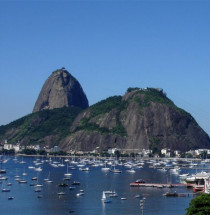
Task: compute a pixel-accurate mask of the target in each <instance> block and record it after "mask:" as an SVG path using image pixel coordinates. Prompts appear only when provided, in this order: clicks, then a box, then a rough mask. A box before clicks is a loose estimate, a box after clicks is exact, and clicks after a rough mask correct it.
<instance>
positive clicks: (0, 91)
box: [0, 0, 210, 135]
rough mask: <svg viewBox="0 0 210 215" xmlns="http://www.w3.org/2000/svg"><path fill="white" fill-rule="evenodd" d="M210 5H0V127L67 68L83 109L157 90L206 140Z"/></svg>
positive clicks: (16, 116) (22, 111)
mask: <svg viewBox="0 0 210 215" xmlns="http://www.w3.org/2000/svg"><path fill="white" fill-rule="evenodd" d="M209 11H210V2H209V1H205V0H203V1H202V0H201V1H188V0H186V1H184V0H183V1H182V0H180V1H175V0H174V1H173V0H168V1H158V0H157V1H141V0H139V1H132V0H131V1H117V0H115V1H114V0H113V1H111V0H110V1H100V0H99V1H96V0H95V1H94V0H92V1H91V0H90V1H88V0H86V1H74V0H72V1H36V0H34V1H0V29H1V34H0V47H1V52H0V59H1V63H0V72H1V78H0V100H1V104H0V113H1V118H0V125H5V124H8V123H10V122H12V121H14V120H17V119H19V118H20V117H23V116H25V115H27V114H30V113H32V110H33V107H34V105H35V102H36V100H37V98H38V95H39V93H40V91H41V88H42V86H43V84H44V82H45V81H46V79H47V78H48V77H49V76H50V75H51V73H52V72H53V71H55V70H56V69H59V68H62V67H65V68H66V69H67V70H68V71H69V72H70V73H71V74H72V75H73V76H74V77H75V78H76V79H77V80H78V81H79V82H80V84H81V85H82V87H83V90H84V92H85V93H86V95H87V98H88V100H89V104H90V105H92V104H95V103H96V102H98V101H100V100H102V99H106V98H107V97H110V96H114V95H123V94H124V93H125V92H126V90H127V88H129V87H140V88H141V87H143V88H144V87H154V88H158V87H159V88H163V90H164V91H165V92H166V93H167V96H168V97H169V98H170V99H171V100H172V101H173V102H174V103H175V104H176V105H177V106H178V107H180V108H183V109H184V110H186V111H187V112H189V113H190V114H191V115H192V116H193V117H194V118H195V120H196V121H197V122H198V124H199V125H200V126H201V127H202V128H203V129H204V130H205V131H206V132H207V133H208V134H209V135H210V123H209V122H210V108H209V106H210V99H209V98H210V84H209V80H210V72H209V71H210V60H209V59H210V39H209V38H210V27H209V23H210V13H209Z"/></svg>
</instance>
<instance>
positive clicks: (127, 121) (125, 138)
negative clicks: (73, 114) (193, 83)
mask: <svg viewBox="0 0 210 215" xmlns="http://www.w3.org/2000/svg"><path fill="white" fill-rule="evenodd" d="M62 147H63V148H66V149H67V148H71V149H75V150H84V151H90V150H94V149H95V148H96V147H99V148H100V149H101V150H107V149H108V148H110V147H111V148H112V147H117V148H119V149H125V150H134V151H135V150H139V149H152V150H153V151H157V152H158V151H160V149H162V148H169V149H171V150H180V151H187V150H190V149H197V148H210V139H209V136H208V135H207V134H206V133H205V132H204V131H203V130H202V129H201V128H200V126H199V125H198V124H197V122H196V121H195V120H194V119H193V117H192V116H191V115H190V114H189V113H187V112H185V111H184V110H182V109H180V108H178V107H177V106H175V105H174V103H173V102H172V101H171V100H170V99H168V98H167V96H166V95H165V94H164V92H163V91H162V90H160V89H153V88H148V89H134V90H130V91H129V92H127V93H126V94H125V95H124V96H123V97H121V96H115V97H111V98H108V99H106V100H104V101H101V102H99V103H98V104H95V105H93V106H91V107H90V108H89V109H87V110H86V111H84V112H82V113H80V114H79V115H78V117H77V118H76V120H75V121H74V123H73V125H72V126H71V135H69V136H68V137H67V138H66V139H65V140H64V141H63V142H62Z"/></svg>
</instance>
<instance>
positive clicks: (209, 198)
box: [186, 194, 210, 215]
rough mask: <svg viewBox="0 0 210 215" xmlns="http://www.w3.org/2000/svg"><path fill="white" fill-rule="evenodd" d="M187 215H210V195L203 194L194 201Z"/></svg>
mask: <svg viewBox="0 0 210 215" xmlns="http://www.w3.org/2000/svg"><path fill="white" fill-rule="evenodd" d="M186 210H187V213H186V215H207V214H210V194H202V195H201V196H198V197H196V198H195V199H192V201H191V202H190V205H189V208H187V209H186Z"/></svg>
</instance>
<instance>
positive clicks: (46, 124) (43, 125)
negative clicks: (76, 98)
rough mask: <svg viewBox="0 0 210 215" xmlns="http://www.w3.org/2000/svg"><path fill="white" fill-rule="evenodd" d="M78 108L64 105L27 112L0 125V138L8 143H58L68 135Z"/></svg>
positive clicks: (51, 144)
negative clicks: (12, 120) (8, 122)
mask: <svg viewBox="0 0 210 215" xmlns="http://www.w3.org/2000/svg"><path fill="white" fill-rule="evenodd" d="M80 112H81V109H80V108H76V107H64V108H57V109H53V110H43V111H40V112H36V113H32V114H29V115H27V116H25V117H22V118H20V119H18V120H16V121H14V122H11V123H10V124H8V125H5V126H0V139H2V140H3V139H7V140H8V142H9V143H17V142H18V141H19V142H20V143H21V144H24V145H29V144H42V145H49V146H53V145H58V144H59V143H60V141H61V140H62V139H63V138H64V137H66V136H67V135H69V132H70V126H71V124H72V123H73V121H74V119H75V117H76V116H77V115H78V114H79V113H80Z"/></svg>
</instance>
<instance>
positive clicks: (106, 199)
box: [101, 191, 111, 203]
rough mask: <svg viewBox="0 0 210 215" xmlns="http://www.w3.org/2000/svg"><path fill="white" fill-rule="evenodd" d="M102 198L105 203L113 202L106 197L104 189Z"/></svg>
mask: <svg viewBox="0 0 210 215" xmlns="http://www.w3.org/2000/svg"><path fill="white" fill-rule="evenodd" d="M101 200H102V202H103V203H110V202H111V200H110V199H108V198H107V197H106V191H103V193H102V198H101Z"/></svg>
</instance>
